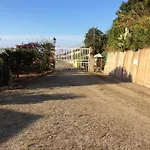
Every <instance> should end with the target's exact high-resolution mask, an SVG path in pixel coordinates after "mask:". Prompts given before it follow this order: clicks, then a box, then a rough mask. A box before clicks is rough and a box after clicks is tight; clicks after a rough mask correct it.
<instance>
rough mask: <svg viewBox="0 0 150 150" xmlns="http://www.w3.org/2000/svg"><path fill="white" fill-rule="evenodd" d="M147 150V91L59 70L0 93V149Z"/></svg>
mask: <svg viewBox="0 0 150 150" xmlns="http://www.w3.org/2000/svg"><path fill="white" fill-rule="evenodd" d="M27 149H29V150H49V149H52V150H59V149H60V150H69V149H70V150H82V149H84V150H101V149H102V150H108V149H110V150H120V149H124V150H126V149H132V150H150V90H149V89H147V88H145V87H141V86H139V85H134V84H132V83H119V82H117V81H114V80H112V79H108V78H105V77H101V76H96V75H89V74H87V73H81V72H77V71H76V72H72V71H68V72H67V71H66V72H64V71H59V72H58V73H56V74H53V75H48V76H45V77H43V78H40V79H39V80H38V81H37V82H36V83H34V84H32V85H29V86H28V87H27V88H26V89H22V90H16V91H11V92H5V93H1V94H0V150H27Z"/></svg>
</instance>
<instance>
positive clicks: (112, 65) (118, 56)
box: [104, 48, 150, 87]
mask: <svg viewBox="0 0 150 150" xmlns="http://www.w3.org/2000/svg"><path fill="white" fill-rule="evenodd" d="M104 74H106V75H112V76H114V77H117V78H119V79H121V80H127V81H132V82H134V83H137V84H140V85H144V86H147V87H150V48H147V49H142V50H139V51H137V52H134V51H126V52H110V53H108V57H107V63H106V66H105V69H104Z"/></svg>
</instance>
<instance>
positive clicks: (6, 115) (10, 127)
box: [0, 109, 43, 143]
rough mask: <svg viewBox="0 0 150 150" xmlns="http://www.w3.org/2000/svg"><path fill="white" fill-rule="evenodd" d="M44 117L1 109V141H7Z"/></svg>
mask: <svg viewBox="0 0 150 150" xmlns="http://www.w3.org/2000/svg"><path fill="white" fill-rule="evenodd" d="M42 117H43V116H42V115H35V114H29V113H24V112H18V111H14V110H7V109H0V143H4V142H6V141H7V140H9V139H10V138H11V137H13V136H15V135H17V134H18V133H19V132H21V131H22V130H23V129H24V128H26V127H28V126H29V125H30V124H32V123H33V122H35V121H37V120H38V119H40V118H42Z"/></svg>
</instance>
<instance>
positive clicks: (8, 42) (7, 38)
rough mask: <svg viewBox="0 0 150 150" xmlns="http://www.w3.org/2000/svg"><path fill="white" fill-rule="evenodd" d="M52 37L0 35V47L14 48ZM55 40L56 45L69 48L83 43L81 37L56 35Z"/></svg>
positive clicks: (51, 37) (82, 37)
mask: <svg viewBox="0 0 150 150" xmlns="http://www.w3.org/2000/svg"><path fill="white" fill-rule="evenodd" d="M53 37H54V36H37V35H0V38H1V41H0V47H14V46H15V45H17V44H21V43H26V42H31V41H40V40H42V39H48V40H50V41H51V40H52V39H53ZM55 37H56V39H57V45H60V46H71V45H80V44H81V43H83V40H84V36H83V35H58V36H55Z"/></svg>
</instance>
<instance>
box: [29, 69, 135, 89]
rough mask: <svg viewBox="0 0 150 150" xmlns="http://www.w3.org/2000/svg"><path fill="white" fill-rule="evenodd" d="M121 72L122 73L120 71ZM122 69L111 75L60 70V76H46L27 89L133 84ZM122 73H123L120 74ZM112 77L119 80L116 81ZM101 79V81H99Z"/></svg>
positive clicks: (130, 77)
mask: <svg viewBox="0 0 150 150" xmlns="http://www.w3.org/2000/svg"><path fill="white" fill-rule="evenodd" d="M119 70H120V71H119ZM121 70H122V69H121V68H116V69H115V70H113V71H112V72H110V73H109V75H102V74H89V73H86V72H84V73H83V72H82V71H78V70H67V71H66V70H59V73H58V74H55V75H52V76H51V75H50V76H49V75H48V76H44V77H43V78H41V79H39V80H37V81H36V83H37V84H36V83H34V84H30V85H29V86H28V87H27V88H29V89H38V88H48V89H53V88H61V87H68V88H69V87H70V86H90V85H101V84H120V83H126V82H132V76H131V75H128V74H127V71H125V70H123V71H121ZM118 72H122V73H120V74H119V73H118ZM110 76H112V77H115V78H118V79H119V80H118V81H116V80H114V79H112V78H110ZM97 79H99V80H97Z"/></svg>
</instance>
